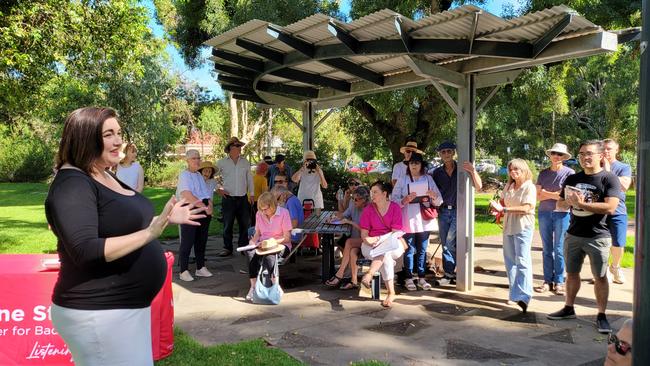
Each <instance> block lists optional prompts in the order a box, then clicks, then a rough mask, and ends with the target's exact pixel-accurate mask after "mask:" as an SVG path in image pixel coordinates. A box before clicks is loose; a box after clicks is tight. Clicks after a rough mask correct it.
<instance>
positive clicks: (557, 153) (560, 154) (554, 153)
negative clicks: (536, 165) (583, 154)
mask: <svg viewBox="0 0 650 366" xmlns="http://www.w3.org/2000/svg"><path fill="white" fill-rule="evenodd" d="M551 155H555V156H564V154H562V153H559V152H556V151H551Z"/></svg>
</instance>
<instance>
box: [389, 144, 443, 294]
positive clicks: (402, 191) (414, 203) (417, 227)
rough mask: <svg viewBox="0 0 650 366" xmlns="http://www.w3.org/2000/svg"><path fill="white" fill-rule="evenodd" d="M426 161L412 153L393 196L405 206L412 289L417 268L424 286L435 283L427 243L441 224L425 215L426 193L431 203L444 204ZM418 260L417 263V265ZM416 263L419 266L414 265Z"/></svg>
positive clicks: (408, 275)
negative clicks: (430, 273)
mask: <svg viewBox="0 0 650 366" xmlns="http://www.w3.org/2000/svg"><path fill="white" fill-rule="evenodd" d="M425 172H426V164H425V163H424V159H423V158H422V155H421V154H418V153H416V152H414V153H412V154H411V157H410V159H409V160H408V169H407V170H406V175H404V176H402V177H401V178H400V179H398V180H397V183H396V185H395V189H393V195H392V200H393V201H394V202H395V203H397V204H399V205H400V207H401V208H402V225H403V227H404V232H405V233H406V234H404V236H403V238H404V240H406V243H407V244H408V248H407V249H406V251H405V252H404V269H403V274H404V277H405V279H406V281H405V286H406V289H407V290H409V291H415V290H416V289H417V288H416V286H415V283H414V282H413V271H414V270H415V269H417V272H418V273H417V275H418V283H417V285H418V286H419V287H420V288H421V289H423V290H430V289H431V285H430V284H429V283H428V282H427V281H426V280H425V278H424V275H425V274H426V261H427V246H428V245H429V234H430V233H431V231H434V230H436V229H437V228H438V225H437V222H436V220H435V219H426V218H424V217H423V216H422V210H421V203H420V202H421V201H422V196H424V197H428V198H429V207H433V206H440V205H441V204H442V195H441V194H440V191H439V190H438V186H436V183H435V182H434V181H433V178H431V176H430V175H428V174H426V173H425ZM416 264H417V266H415V265H416ZM414 267H416V268H414Z"/></svg>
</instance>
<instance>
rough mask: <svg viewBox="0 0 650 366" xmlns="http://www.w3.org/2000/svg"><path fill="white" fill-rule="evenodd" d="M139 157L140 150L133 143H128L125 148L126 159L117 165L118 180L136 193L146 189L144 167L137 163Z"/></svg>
mask: <svg viewBox="0 0 650 366" xmlns="http://www.w3.org/2000/svg"><path fill="white" fill-rule="evenodd" d="M137 156H138V148H137V147H135V145H134V144H133V143H128V144H126V146H125V147H124V158H123V159H122V160H120V163H119V164H117V172H116V175H117V178H118V179H119V180H121V181H122V182H123V183H125V184H126V185H127V186H129V187H131V188H132V189H133V190H134V191H136V192H138V193H142V189H143V188H144V170H142V166H141V165H140V164H139V163H138V162H137V161H135V158H136V157H137Z"/></svg>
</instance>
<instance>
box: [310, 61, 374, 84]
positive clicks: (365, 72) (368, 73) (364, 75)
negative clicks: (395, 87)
mask: <svg viewBox="0 0 650 366" xmlns="http://www.w3.org/2000/svg"><path fill="white" fill-rule="evenodd" d="M321 62H322V63H324V64H326V65H329V66H332V67H334V68H336V69H338V70H341V71H343V72H344V73H347V74H350V75H352V76H356V77H358V78H359V79H363V80H367V81H369V82H371V83H373V84H377V85H380V86H381V85H384V76H383V75H382V74H380V73H376V72H374V71H372V70H369V69H367V68H365V67H363V66H359V65H357V64H356V63H354V62H352V61H348V60H346V59H344V58H333V59H329V60H323V61H321Z"/></svg>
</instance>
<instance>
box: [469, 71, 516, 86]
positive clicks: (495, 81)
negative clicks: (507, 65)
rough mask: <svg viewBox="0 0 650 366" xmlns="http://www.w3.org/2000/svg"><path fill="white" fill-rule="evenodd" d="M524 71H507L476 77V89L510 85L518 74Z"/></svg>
mask: <svg viewBox="0 0 650 366" xmlns="http://www.w3.org/2000/svg"><path fill="white" fill-rule="evenodd" d="M522 71H524V70H523V69H519V70H508V71H501V72H494V73H491V74H481V75H476V89H480V88H487V87H491V86H496V85H503V84H510V83H512V82H513V81H515V79H516V78H517V76H519V74H521V73H522Z"/></svg>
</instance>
